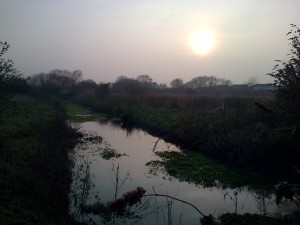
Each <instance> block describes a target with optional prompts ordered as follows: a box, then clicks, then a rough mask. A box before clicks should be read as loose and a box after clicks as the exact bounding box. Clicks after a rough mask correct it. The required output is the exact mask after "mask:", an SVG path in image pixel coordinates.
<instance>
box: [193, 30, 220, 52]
mask: <svg viewBox="0 0 300 225" xmlns="http://www.w3.org/2000/svg"><path fill="white" fill-rule="evenodd" d="M215 39H216V35H215V33H214V31H213V30H212V29H209V28H203V29H200V30H198V31H197V32H195V33H193V34H192V35H191V36H190V38H189V45H190V46H191V47H192V49H193V50H194V52H195V53H197V54H200V55H205V54H207V53H208V52H210V51H211V50H212V49H213V48H214V47H215V41H216V40H215Z"/></svg>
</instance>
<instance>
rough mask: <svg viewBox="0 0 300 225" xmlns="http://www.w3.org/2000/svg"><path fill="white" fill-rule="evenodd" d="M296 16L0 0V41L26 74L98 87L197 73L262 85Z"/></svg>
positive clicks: (194, 5)
mask: <svg viewBox="0 0 300 225" xmlns="http://www.w3.org/2000/svg"><path fill="white" fill-rule="evenodd" d="M299 12H300V1H299V0H218V1H217V0H209V1H203V0H147V1H146V0H0V41H7V42H8V43H9V44H10V45H11V47H10V49H9V53H8V54H7V57H9V58H11V59H12V60H14V62H15V65H16V67H17V68H18V69H19V70H20V71H21V72H22V73H23V74H25V75H32V74H36V73H39V72H49V71H50V70H52V69H68V70H72V71H73V70H75V69H80V70H82V72H83V74H84V78H85V79H93V80H95V81H96V82H113V81H115V79H116V77H118V76H119V75H125V76H128V77H137V76H138V75H141V74H148V75H149V76H150V77H152V78H153V80H154V81H156V82H157V83H166V84H169V83H170V81H171V80H172V79H174V78H182V79H183V81H184V82H186V81H189V80H190V79H192V78H194V77H197V76H202V75H213V76H216V77H224V78H227V79H230V80H232V81H233V82H234V83H243V82H245V81H247V80H248V79H249V77H251V76H254V77H258V79H259V82H260V83H264V82H271V81H272V79H271V78H270V77H268V76H267V75H266V74H267V73H269V72H271V71H272V68H273V66H274V65H275V63H274V60H276V59H284V58H285V55H286V54H287V53H288V52H289V49H290V48H289V45H288V43H289V42H288V40H287V37H286V34H287V33H288V32H289V31H290V28H291V27H290V24H291V23H293V24H297V25H299V22H300V13H299ZM203 26H204V27H209V28H210V29H211V30H213V31H214V32H215V37H216V43H215V46H214V49H213V50H212V51H211V52H209V53H207V54H206V55H199V54H196V53H195V52H194V51H193V49H192V48H191V47H190V45H189V43H188V40H189V37H190V36H191V34H192V33H194V32H196V31H197V30H198V29H200V28H201V27H203Z"/></svg>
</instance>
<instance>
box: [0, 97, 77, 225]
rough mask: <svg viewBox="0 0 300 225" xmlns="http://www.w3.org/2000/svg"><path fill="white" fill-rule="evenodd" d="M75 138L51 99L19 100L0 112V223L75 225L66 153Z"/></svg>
mask: <svg viewBox="0 0 300 225" xmlns="http://www.w3.org/2000/svg"><path fill="white" fill-rule="evenodd" d="M77 136H78V133H77V132H76V131H75V130H73V129H72V128H71V127H70V126H69V124H68V123H67V122H66V116H65V112H64V109H63V107H62V105H61V104H60V103H59V102H58V101H55V100H50V99H48V100H45V101H41V100H38V99H37V98H34V97H32V96H28V95H18V96H16V97H14V99H13V101H12V104H10V105H9V106H8V107H6V108H5V109H4V110H3V111H1V121H0V149H1V151H0V190H1V191H0V224H45V225H47V224H74V223H73V222H72V220H71V218H70V216H69V214H68V213H69V190H70V184H71V172H72V171H71V167H72V162H71V161H70V159H69V156H68V153H69V150H70V149H71V148H72V147H73V146H74V144H75V143H76V139H77Z"/></svg>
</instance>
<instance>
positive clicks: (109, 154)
mask: <svg viewBox="0 0 300 225" xmlns="http://www.w3.org/2000/svg"><path fill="white" fill-rule="evenodd" d="M125 155H126V154H125V153H124V154H120V153H117V152H116V150H114V149H111V148H110V149H103V150H101V152H100V156H101V157H102V158H103V159H105V160H110V159H112V158H120V157H121V156H125Z"/></svg>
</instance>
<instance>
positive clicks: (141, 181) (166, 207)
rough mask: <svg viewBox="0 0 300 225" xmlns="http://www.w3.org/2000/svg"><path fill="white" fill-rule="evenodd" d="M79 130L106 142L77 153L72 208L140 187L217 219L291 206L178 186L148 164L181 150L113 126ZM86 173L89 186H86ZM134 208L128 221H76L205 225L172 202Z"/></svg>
mask: <svg viewBox="0 0 300 225" xmlns="http://www.w3.org/2000/svg"><path fill="white" fill-rule="evenodd" d="M80 129H81V130H82V131H83V132H85V133H88V134H93V135H94V136H101V137H102V138H103V139H102V141H101V143H100V142H93V143H88V144H87V143H81V144H78V145H77V147H76V148H75V150H74V151H75V153H76V157H75V166H74V170H77V172H76V173H75V175H74V178H73V180H74V181H73V190H74V195H77V202H75V203H74V200H73V203H74V204H75V205H77V208H78V205H79V203H78V202H80V201H82V202H83V203H84V204H93V203H95V202H97V201H98V202H101V203H104V204H106V203H107V202H110V201H112V200H114V199H115V198H116V197H117V198H119V197H121V196H122V195H123V194H124V193H126V192H128V191H131V190H134V189H135V188H136V187H138V186H139V187H143V188H144V189H145V190H146V194H153V193H157V194H164V195H169V196H172V197H176V198H178V199H181V200H183V201H186V202H189V203H191V204H193V205H194V206H195V207H197V208H198V209H199V210H200V211H201V212H202V213H203V214H205V215H208V214H212V215H213V216H214V217H218V216H219V215H221V214H222V213H227V212H230V213H233V212H237V213H241V214H242V213H259V214H262V213H271V214H273V213H282V212H284V211H285V210H286V207H278V206H277V205H276V204H275V203H274V197H264V196H261V195H260V194H258V193H255V192H250V191H248V190H247V189H244V190H241V189H218V188H216V187H211V188H205V187H202V186H201V185H195V184H193V183H188V182H183V181H179V180H178V179H176V178H172V177H170V176H168V175H167V174H166V173H165V172H164V171H160V170H158V171H157V170H156V171H151V168H150V167H148V166H146V163H147V162H149V161H152V160H159V157H158V156H156V154H155V151H179V152H180V151H181V150H180V149H179V148H177V147H176V146H174V145H172V144H170V143H166V142H164V141H163V140H159V139H158V138H157V137H153V136H151V135H150V134H148V133H147V132H145V131H142V130H139V129H133V130H131V131H128V130H126V129H122V128H121V127H120V126H117V125H114V124H112V123H110V122H106V123H100V122H84V123H81V124H80ZM154 147H155V149H154ZM103 149H109V150H111V149H112V150H113V151H115V153H117V154H119V155H118V156H120V157H117V158H116V157H113V158H106V159H104V158H105V157H104V158H103V157H101V154H100V153H101V152H103V151H102V150H103ZM102 156H103V155H102ZM84 168H85V169H84ZM78 171H79V172H78ZM87 174H88V182H87V180H85V181H86V182H85V183H84V182H81V181H83V180H84V179H85V178H84V177H86V175H87ZM76 179H77V183H76V182H75V181H76ZM83 186H84V187H83ZM83 189H86V190H83ZM78 196H79V197H78ZM74 208H76V207H74ZM129 209H130V210H131V212H135V214H131V216H132V217H133V215H134V217H135V218H132V219H128V218H125V216H123V217H121V218H110V219H111V220H110V221H109V220H107V221H104V219H103V217H104V216H103V215H102V216H98V215H92V214H85V215H82V213H78V212H77V214H76V216H77V218H78V219H79V220H85V221H91V220H93V222H95V223H96V224H139V225H148V224H156V225H158V224H159V225H160V224H161V225H164V224H168V225H170V224H183V225H186V224H189V225H194V224H200V222H199V219H200V218H201V215H200V214H199V213H198V212H197V211H196V210H195V209H194V208H193V207H191V206H190V205H188V204H184V203H182V202H179V201H176V200H171V199H170V198H165V197H144V198H142V201H141V204H137V205H134V206H131V207H130V208H129ZM73 211H76V210H74V209H73ZM79 214H80V215H81V216H80V215H79Z"/></svg>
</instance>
